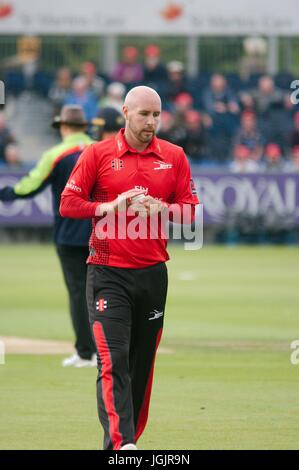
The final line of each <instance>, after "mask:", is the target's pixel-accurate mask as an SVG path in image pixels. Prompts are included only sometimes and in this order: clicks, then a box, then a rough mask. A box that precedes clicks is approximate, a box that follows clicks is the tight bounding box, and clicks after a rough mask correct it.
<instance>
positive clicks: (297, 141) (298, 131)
mask: <svg viewBox="0 0 299 470" xmlns="http://www.w3.org/2000/svg"><path fill="white" fill-rule="evenodd" d="M289 145H290V147H291V148H293V147H296V146H297V145H299V111H296V113H295V114H294V117H293V129H292V131H291V135H290V138H289Z"/></svg>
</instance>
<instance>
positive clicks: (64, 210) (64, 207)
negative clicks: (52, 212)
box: [59, 198, 69, 217]
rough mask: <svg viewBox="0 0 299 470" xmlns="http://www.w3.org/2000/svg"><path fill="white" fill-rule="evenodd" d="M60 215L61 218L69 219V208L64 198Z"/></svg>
mask: <svg viewBox="0 0 299 470" xmlns="http://www.w3.org/2000/svg"><path fill="white" fill-rule="evenodd" d="M59 213H60V215H61V217H69V211H68V208H67V204H66V202H65V200H64V199H63V198H61V200H60V206H59Z"/></svg>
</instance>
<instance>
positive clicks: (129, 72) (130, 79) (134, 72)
mask: <svg viewBox="0 0 299 470" xmlns="http://www.w3.org/2000/svg"><path fill="white" fill-rule="evenodd" d="M111 78H112V80H113V81H115V82H122V83H125V84H126V85H127V84H135V83H136V82H140V81H141V80H143V67H142V65H141V64H139V63H138V49H137V47H133V46H127V47H124V49H123V51H122V61H121V62H119V63H118V64H117V65H116V67H115V69H114V70H113V72H112V75H111Z"/></svg>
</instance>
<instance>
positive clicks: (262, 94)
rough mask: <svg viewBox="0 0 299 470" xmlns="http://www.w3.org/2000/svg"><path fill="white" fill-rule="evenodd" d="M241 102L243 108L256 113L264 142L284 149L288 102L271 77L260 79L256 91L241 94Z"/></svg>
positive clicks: (287, 126)
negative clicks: (275, 144) (272, 143)
mask: <svg viewBox="0 0 299 470" xmlns="http://www.w3.org/2000/svg"><path fill="white" fill-rule="evenodd" d="M241 101H242V104H243V106H244V107H245V108H251V109H253V110H254V111H255V112H256V113H257V116H258V121H259V126H260V129H261V132H262V134H263V136H264V137H265V139H266V141H267V142H276V143H277V144H278V145H279V146H281V147H284V145H285V143H286V139H287V137H286V136H287V134H288V129H289V124H288V119H287V118H288V116H287V113H286V111H288V110H289V109H290V100H289V98H288V96H287V95H286V94H285V93H284V92H283V91H282V90H280V89H278V88H276V87H275V85H274V81H273V79H272V77H270V76H268V75H264V76H263V77H261V78H260V79H259V82H258V87H257V88H256V89H254V90H252V91H251V92H250V91H248V92H245V93H242V94H241Z"/></svg>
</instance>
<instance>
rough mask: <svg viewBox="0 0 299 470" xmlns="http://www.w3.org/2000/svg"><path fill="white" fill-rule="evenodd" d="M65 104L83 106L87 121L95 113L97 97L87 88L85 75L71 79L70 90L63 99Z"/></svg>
mask: <svg viewBox="0 0 299 470" xmlns="http://www.w3.org/2000/svg"><path fill="white" fill-rule="evenodd" d="M64 104H65V105H73V104H74V105H79V106H81V107H82V108H83V110H84V114H85V116H86V118H87V120H88V121H91V119H92V118H94V117H95V116H96V114H97V109H98V105H97V98H96V96H95V95H94V93H93V92H92V91H90V90H89V88H88V82H87V79H86V77H83V76H79V77H76V78H75V79H74V80H73V83H72V91H71V92H70V93H69V94H68V95H67V96H66V98H65V100H64Z"/></svg>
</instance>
